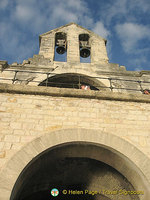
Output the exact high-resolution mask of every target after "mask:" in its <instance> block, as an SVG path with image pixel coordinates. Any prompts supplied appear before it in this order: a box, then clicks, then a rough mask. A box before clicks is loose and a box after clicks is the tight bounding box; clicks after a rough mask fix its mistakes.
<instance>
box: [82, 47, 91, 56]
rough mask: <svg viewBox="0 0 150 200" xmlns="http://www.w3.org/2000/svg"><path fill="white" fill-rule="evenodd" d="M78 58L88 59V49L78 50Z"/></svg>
mask: <svg viewBox="0 0 150 200" xmlns="http://www.w3.org/2000/svg"><path fill="white" fill-rule="evenodd" d="M80 56H81V57H82V58H87V57H89V56H90V50H89V49H88V48H82V49H81V50H80Z"/></svg>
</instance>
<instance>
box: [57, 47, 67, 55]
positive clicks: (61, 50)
mask: <svg viewBox="0 0 150 200" xmlns="http://www.w3.org/2000/svg"><path fill="white" fill-rule="evenodd" d="M65 51H66V49H65V47H64V46H58V47H57V49H56V52H57V53H58V54H64V53H65Z"/></svg>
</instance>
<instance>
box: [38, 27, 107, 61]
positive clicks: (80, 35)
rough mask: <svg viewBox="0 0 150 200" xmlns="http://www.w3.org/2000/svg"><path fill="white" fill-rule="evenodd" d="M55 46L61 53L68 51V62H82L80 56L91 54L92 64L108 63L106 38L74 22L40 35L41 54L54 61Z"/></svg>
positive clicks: (84, 56)
mask: <svg viewBox="0 0 150 200" xmlns="http://www.w3.org/2000/svg"><path fill="white" fill-rule="evenodd" d="M55 47H56V48H57V50H56V51H57V52H58V53H59V54H63V53H65V52H66V53H67V62H68V63H76V64H77V63H80V56H81V57H83V58H86V57H88V56H91V64H94V63H108V57H107V52H106V40H105V39H103V38H101V37H100V36H98V35H96V34H94V33H92V32H91V31H89V30H87V29H84V28H82V27H80V26H78V25H77V24H74V23H71V24H68V25H66V26H63V27H60V28H59V29H55V30H53V31H49V32H47V33H44V34H42V35H41V36H40V52H39V55H43V56H44V57H45V58H49V59H50V60H51V61H53V60H54V57H55V55H54V54H55V52H54V48H55Z"/></svg>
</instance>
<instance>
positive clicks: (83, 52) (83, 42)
mask: <svg viewBox="0 0 150 200" xmlns="http://www.w3.org/2000/svg"><path fill="white" fill-rule="evenodd" d="M89 38H90V37H89V35H88V34H80V35H79V50H80V62H81V63H90V62H91V47H90V44H89Z"/></svg>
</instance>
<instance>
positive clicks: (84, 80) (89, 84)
mask: <svg viewBox="0 0 150 200" xmlns="http://www.w3.org/2000/svg"><path fill="white" fill-rule="evenodd" d="M39 86H47V87H58V88H74V89H82V90H99V89H98V85H95V84H94V82H93V81H92V80H91V79H89V78H88V77H86V76H81V75H75V74H61V75H55V76H52V77H49V78H48V79H47V80H44V81H43V82H41V83H40V84H39Z"/></svg>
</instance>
